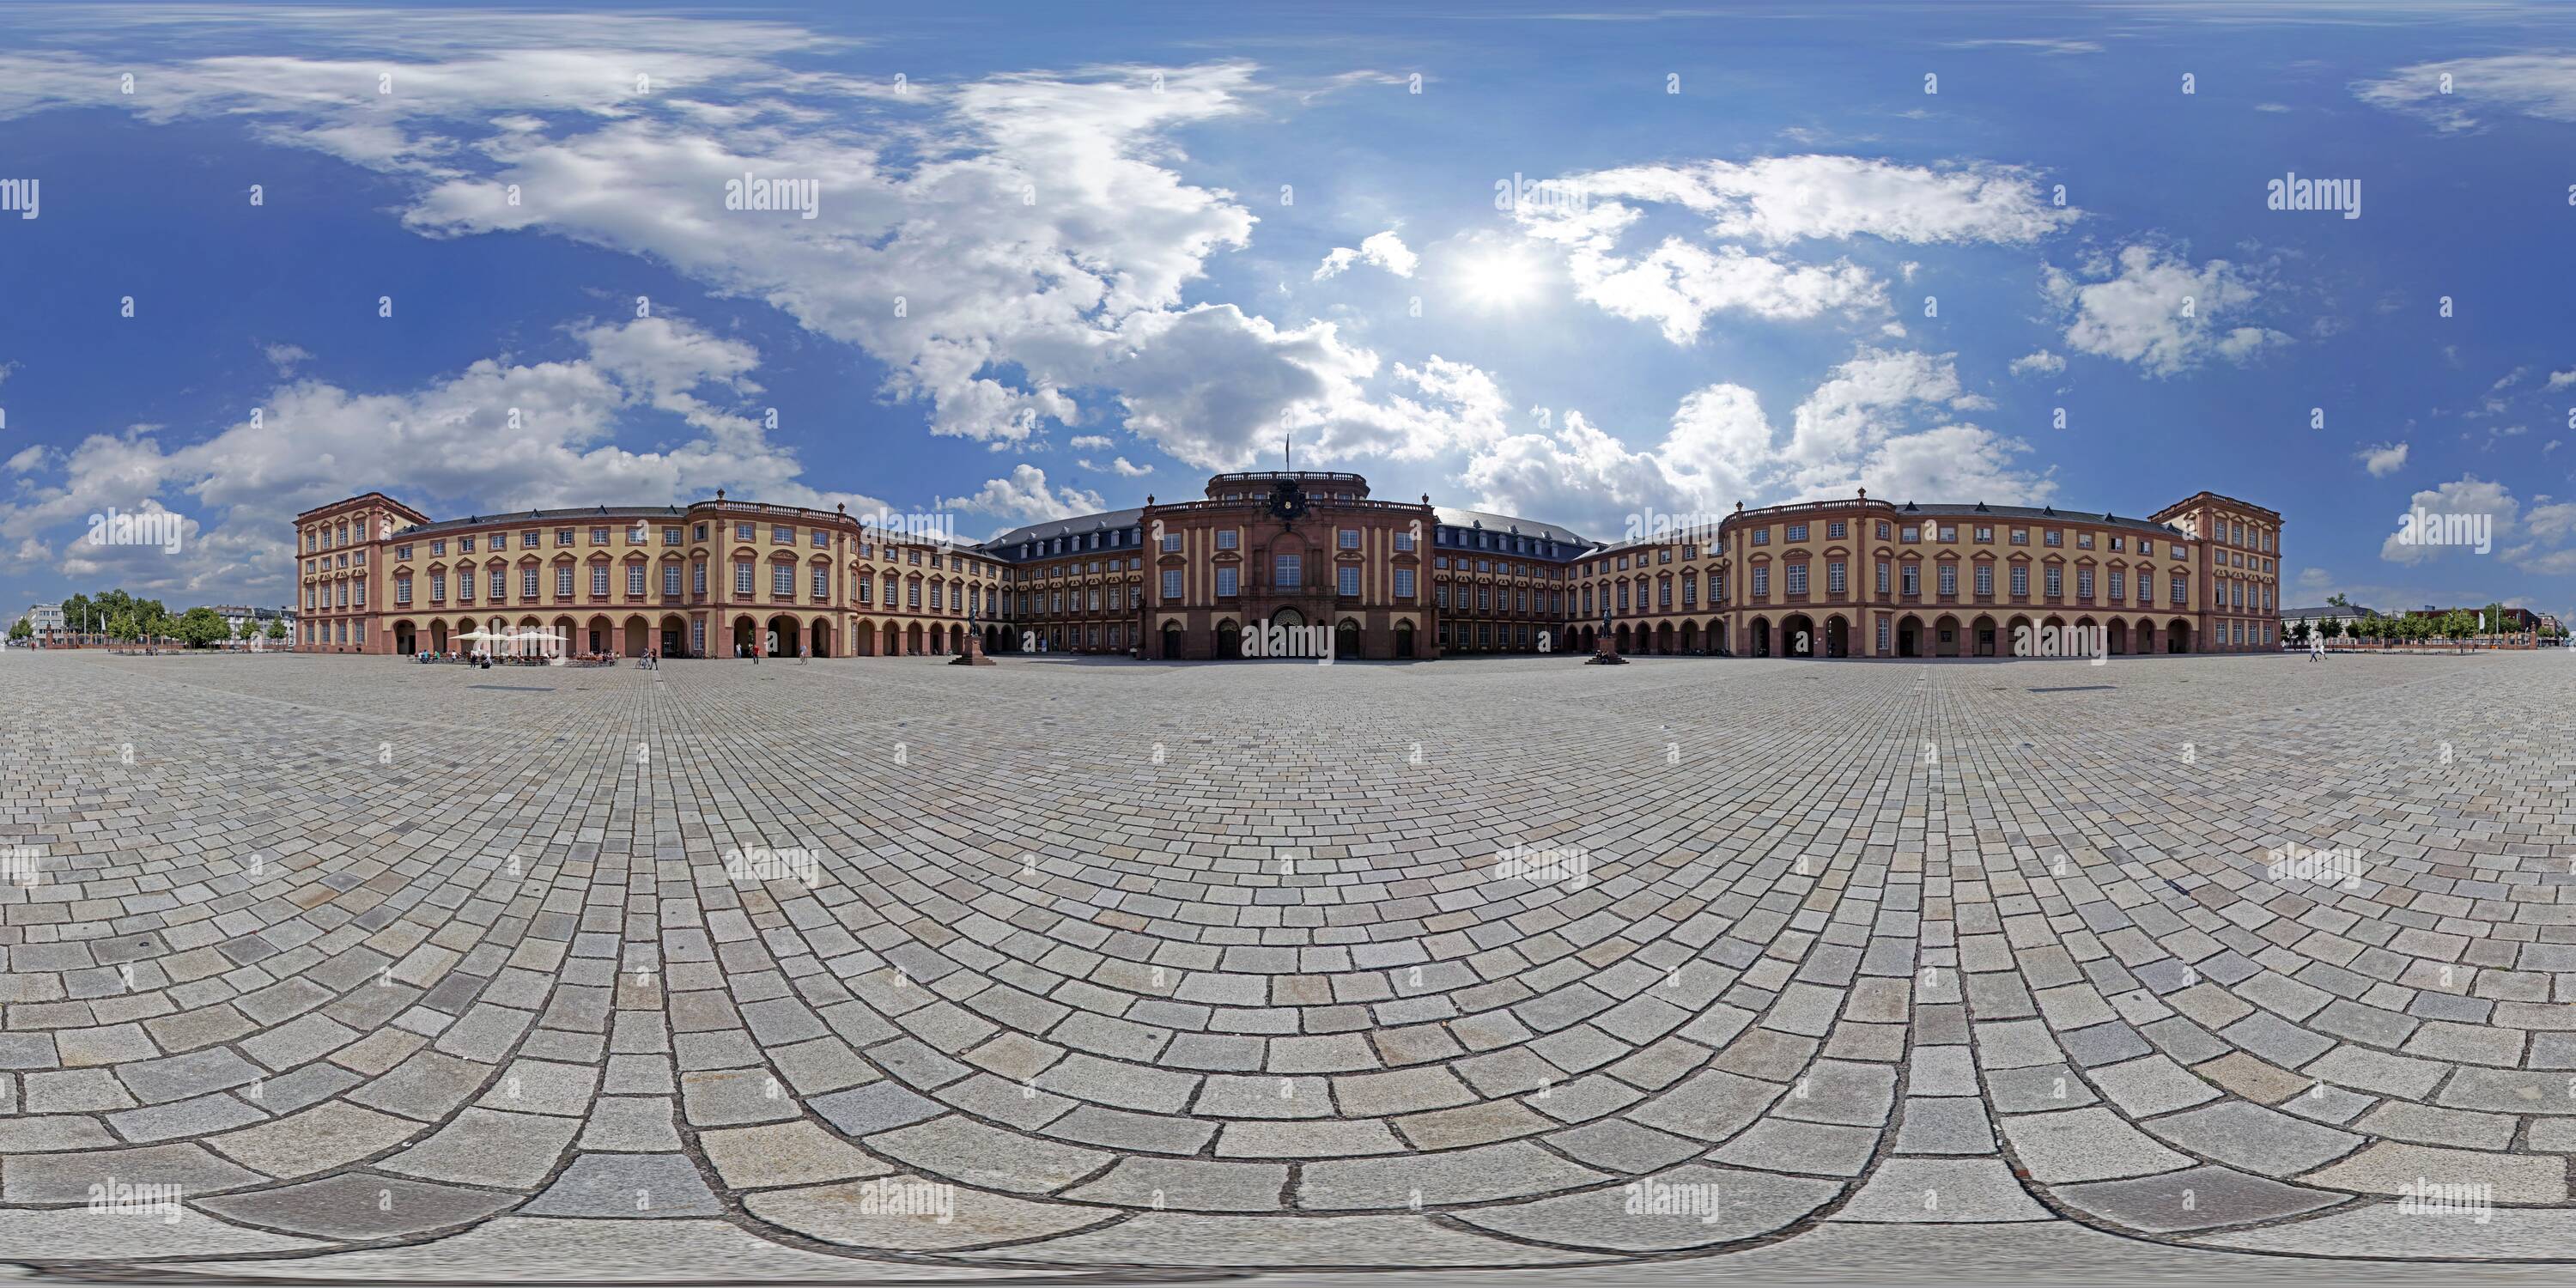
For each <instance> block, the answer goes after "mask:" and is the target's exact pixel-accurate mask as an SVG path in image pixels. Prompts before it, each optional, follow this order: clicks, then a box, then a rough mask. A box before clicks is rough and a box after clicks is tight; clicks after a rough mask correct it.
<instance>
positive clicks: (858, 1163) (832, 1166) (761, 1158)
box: [698, 1121, 894, 1190]
mask: <svg viewBox="0 0 2576 1288" xmlns="http://www.w3.org/2000/svg"><path fill="white" fill-rule="evenodd" d="M698 1147H699V1148H700V1149H702V1150H704V1151H705V1153H706V1156H707V1161H708V1162H709V1163H712V1164H714V1165H715V1169H716V1175H718V1176H719V1177H721V1178H723V1180H724V1183H725V1186H726V1187H727V1188H729V1189H736V1190H756V1189H768V1188H772V1187H775V1186H782V1185H812V1184H815V1183H817V1182H820V1181H846V1180H851V1179H854V1178H863V1177H871V1176H883V1175H885V1174H887V1173H889V1172H892V1171H893V1170H894V1169H893V1168H892V1167H889V1166H887V1165H886V1164H884V1163H881V1162H878V1161H877V1160H875V1159H873V1158H870V1157H868V1155H867V1154H866V1153H865V1152H864V1151H862V1150H860V1149H858V1148H857V1147H856V1146H853V1145H851V1144H849V1143H848V1142H847V1141H843V1140H841V1139H839V1138H837V1137H835V1136H833V1135H832V1134H831V1133H830V1132H827V1131H825V1130H823V1129H822V1128H821V1127H818V1126H816V1125H815V1124H813V1123H810V1122H801V1121H800V1122H790V1123H772V1124H770V1125H768V1126H764V1127H732V1128H726V1129H724V1130H721V1131H709V1132H700V1133H699V1134H698Z"/></svg>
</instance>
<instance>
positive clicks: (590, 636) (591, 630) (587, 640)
mask: <svg viewBox="0 0 2576 1288" xmlns="http://www.w3.org/2000/svg"><path fill="white" fill-rule="evenodd" d="M580 651H582V652H584V653H614V652H616V651H617V628H616V627H615V626H613V625H610V624H609V621H608V619H607V618H605V617H594V618H591V619H590V624H589V625H587V626H584V627H582V628H581V650H580Z"/></svg>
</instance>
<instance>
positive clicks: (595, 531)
mask: <svg viewBox="0 0 2576 1288" xmlns="http://www.w3.org/2000/svg"><path fill="white" fill-rule="evenodd" d="M590 544H592V545H594V546H604V545H607V544H608V529H606V528H592V529H591V530H590Z"/></svg>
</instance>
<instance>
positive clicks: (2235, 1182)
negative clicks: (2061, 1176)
mask: <svg viewBox="0 0 2576 1288" xmlns="http://www.w3.org/2000/svg"><path fill="white" fill-rule="evenodd" d="M2055 1193H2056V1196H2057V1200H2058V1201H2059V1202H2061V1203H2064V1204H2066V1205H2067V1206H2069V1207H2072V1208H2075V1209H2077V1210H2078V1211H2082V1212H2088V1213H2091V1214H2092V1215H2094V1216H2097V1217H2100V1218H2102V1219H2103V1220H2106V1221H2110V1222H2112V1223H2114V1224H2117V1225H2123V1226H2127V1227H2128V1228H2130V1229H2132V1230H2144V1231H2146V1232H2148V1233H2150V1234H2173V1233H2177V1232H2179V1231H2184V1230H2206V1229H2211V1228H2214V1227H2217V1226H2225V1225H2251V1224H2253V1223H2255V1222H2258V1221H2276V1220H2279V1219H2281V1218H2282V1217H2289V1216H2299V1215H2302V1214H2304V1213H2308V1212H2314V1211H2317V1210H2319V1209H2321V1208H2327V1207H2332V1206H2334V1205H2335V1204H2337V1203H2342V1202H2347V1201H2348V1200H2347V1199H2346V1198H2345V1197H2344V1196H2343V1195H2340V1194H2332V1193H2328V1192H2325V1191H2322V1190H2312V1189H2306V1188H2303V1187H2300V1186H2296V1185H2285V1184H2283V1183H2281V1182H2279V1181H2275V1180H2269V1179H2267V1178H2264V1177H2260V1176H2248V1175H2246V1174H2245V1173H2243V1172H2237V1171H2231V1170H2229V1169H2227V1168H2224V1167H2195V1168H2191V1169H2189V1170H2187V1171H2180V1172H2166V1173H2163V1174H2162V1175H2158V1176H2141V1177H2136V1178H2133V1179H2130V1180H2125V1181H2096V1182H2093V1183H2091V1184H2089V1185H2065V1186H2059V1187H2058V1188H2057V1189H2056V1191H2055Z"/></svg>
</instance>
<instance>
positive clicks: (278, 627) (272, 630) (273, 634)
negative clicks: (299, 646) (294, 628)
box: [268, 621, 286, 640]
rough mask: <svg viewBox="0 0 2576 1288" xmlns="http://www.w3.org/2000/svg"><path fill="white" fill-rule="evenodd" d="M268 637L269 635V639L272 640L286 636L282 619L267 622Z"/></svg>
mask: <svg viewBox="0 0 2576 1288" xmlns="http://www.w3.org/2000/svg"><path fill="white" fill-rule="evenodd" d="M268 637H269V638H270V639H273V640H282V639H285V638H286V623H285V622H283V621H272V622H270V623H269V624H268Z"/></svg>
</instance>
